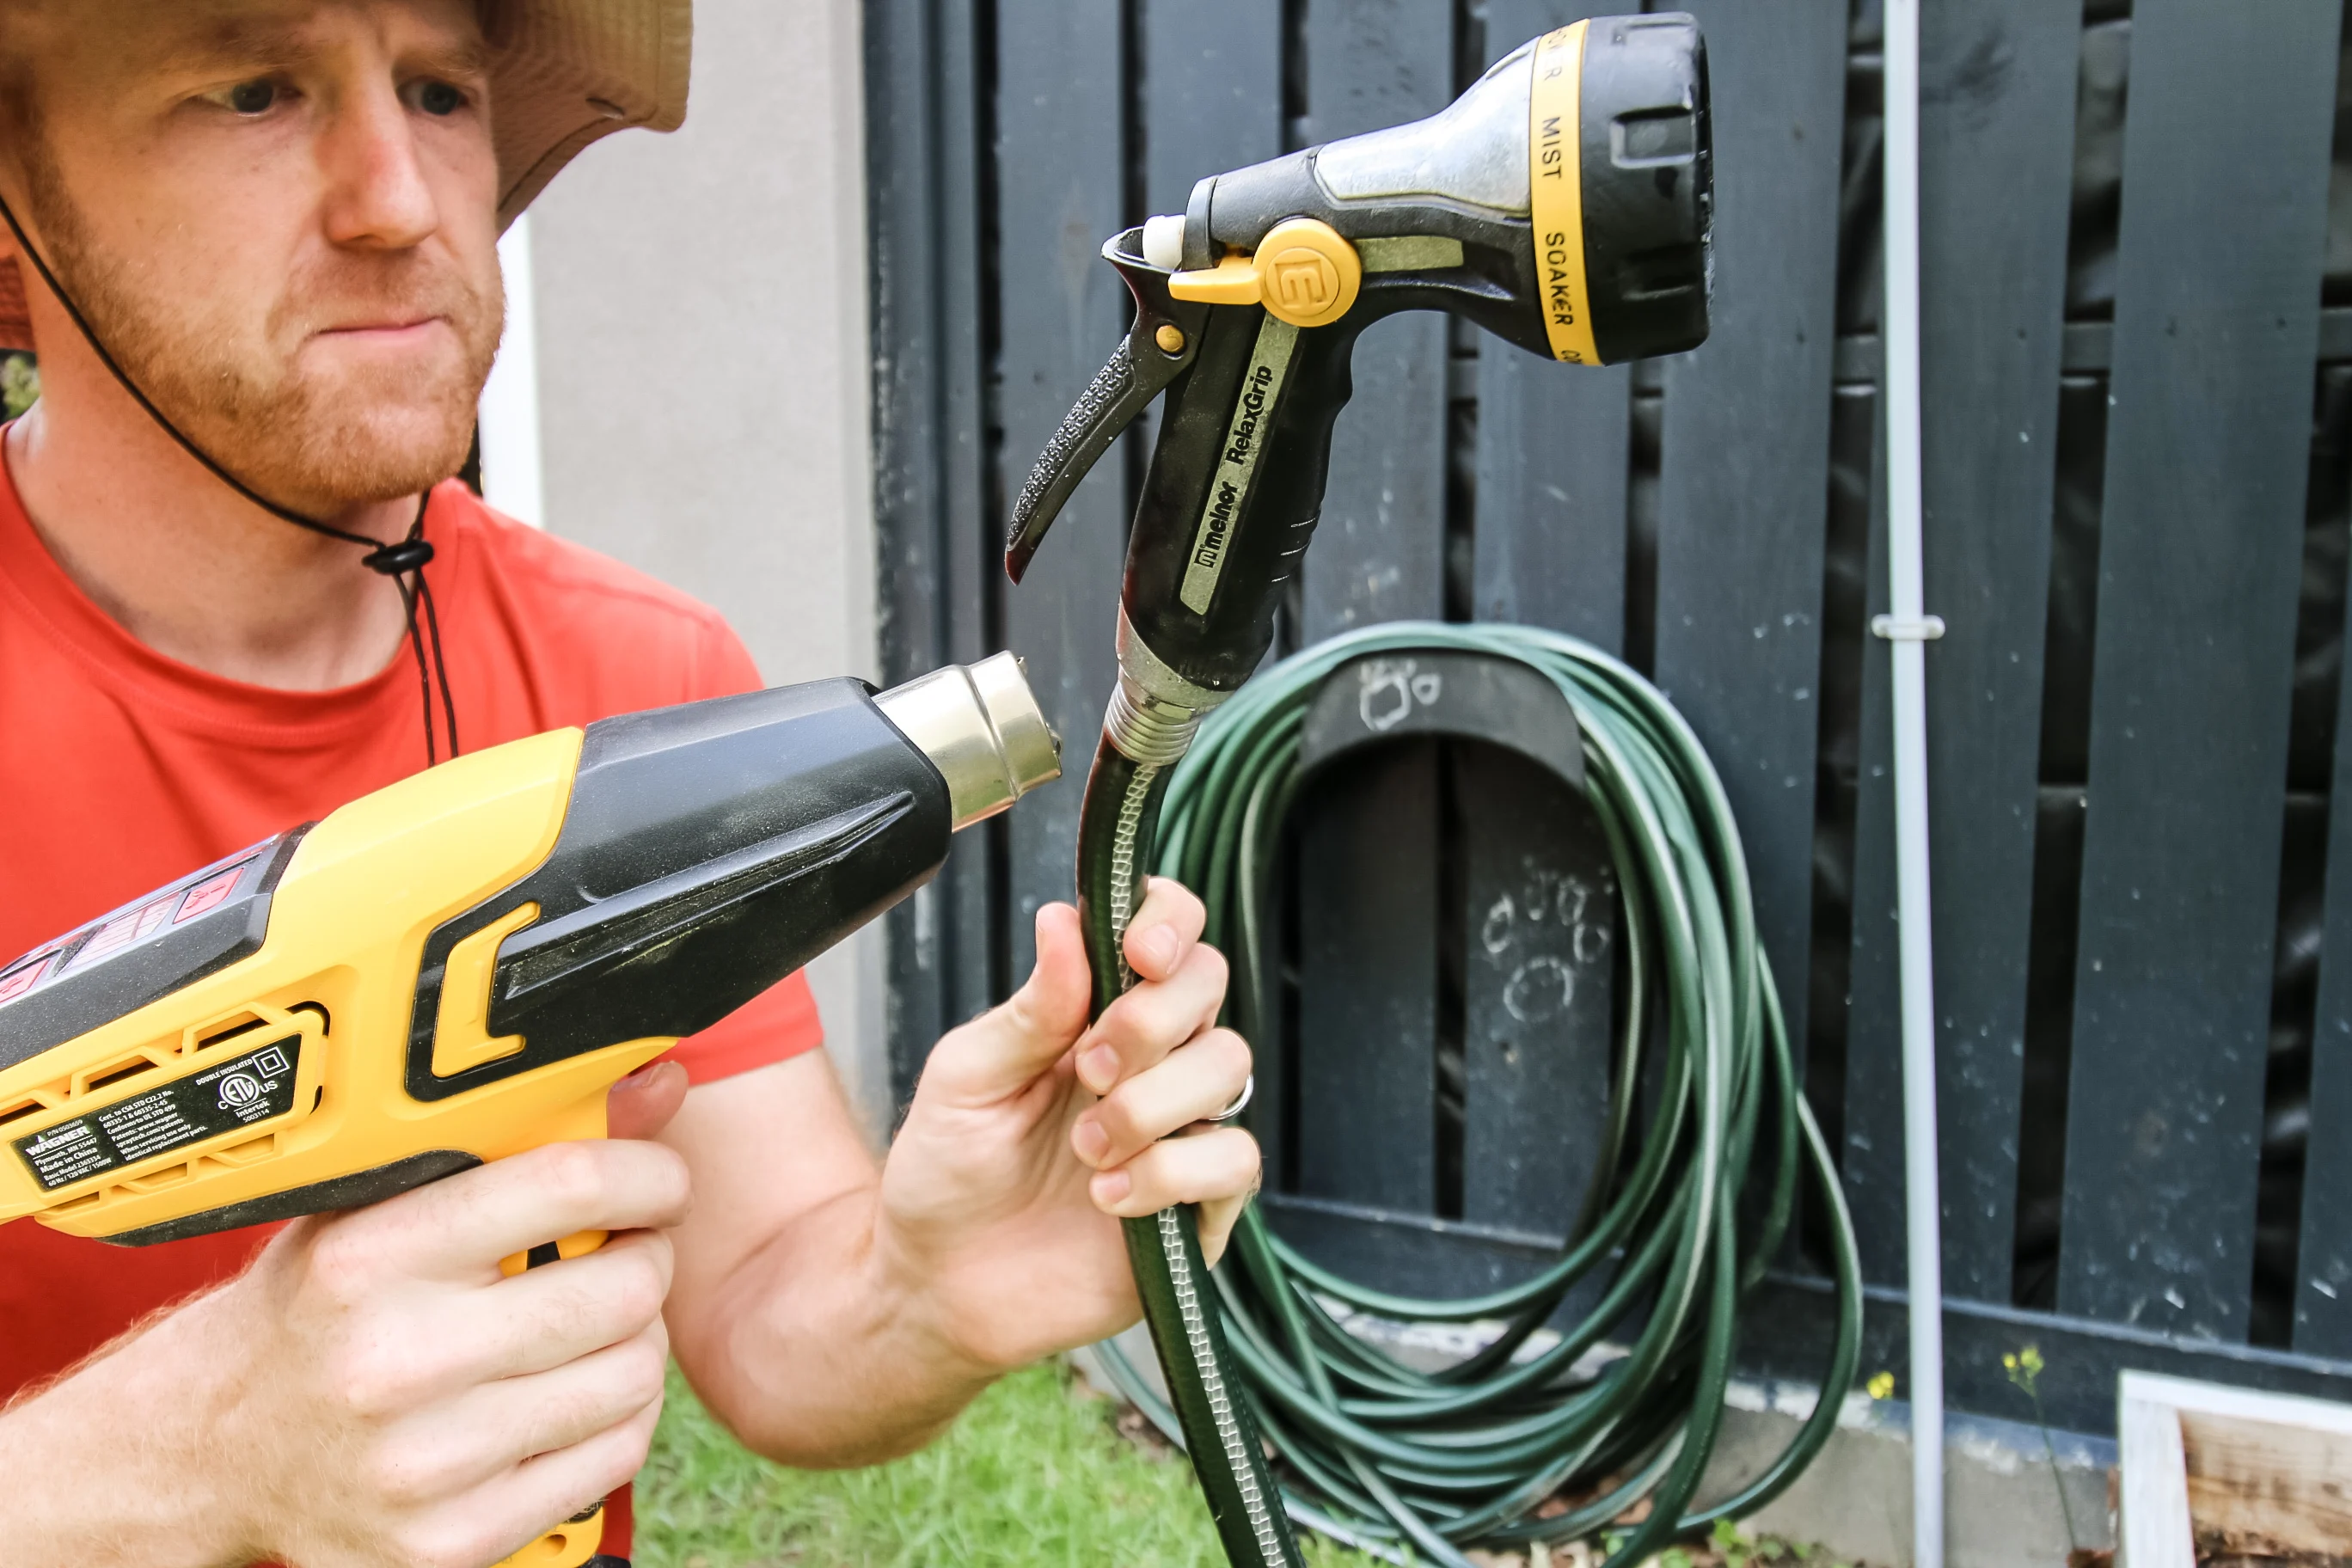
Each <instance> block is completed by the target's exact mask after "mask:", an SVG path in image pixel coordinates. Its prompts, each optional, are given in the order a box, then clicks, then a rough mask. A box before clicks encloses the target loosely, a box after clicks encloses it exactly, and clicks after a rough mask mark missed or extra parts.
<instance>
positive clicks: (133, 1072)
mask: <svg viewBox="0 0 2352 1568" xmlns="http://www.w3.org/2000/svg"><path fill="white" fill-rule="evenodd" d="M154 1070H155V1064H154V1063H153V1062H151V1061H149V1060H148V1059H147V1058H145V1057H132V1058H130V1059H129V1060H127V1061H119V1062H115V1063H113V1064H111V1065H110V1066H108V1067H106V1068H101V1069H100V1070H99V1071H97V1072H94V1073H92V1074H90V1075H89V1077H88V1078H87V1079H83V1080H82V1086H81V1092H82V1093H84V1094H96V1093H97V1092H98V1091H99V1090H100V1089H111V1088H113V1087H114V1086H115V1085H116V1084H118V1083H125V1082H128V1081H129V1080H130V1079H134V1078H137V1077H139V1076H140V1075H141V1074H142V1073H151V1072H153V1071H154Z"/></svg>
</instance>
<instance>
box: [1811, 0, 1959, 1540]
mask: <svg viewBox="0 0 2352 1568" xmlns="http://www.w3.org/2000/svg"><path fill="white" fill-rule="evenodd" d="M1885 48H1886V54H1885V60H1886V76H1885V82H1886V147H1885V154H1886V159H1885V215H1886V244H1885V256H1886V319H1885V342H1886V359H1885V365H1886V374H1885V383H1884V384H1883V386H1882V388H1881V395H1882V396H1883V397H1884V398H1885V407H1886V486H1887V491H1886V503H1887V514H1886V541H1887V543H1886V576H1887V606H1888V608H1889V610H1890V611H1891V612H1892V613H1891V614H1889V615H1887V616H1883V617H1881V618H1880V620H1879V621H1878V622H1876V623H1874V626H1872V630H1874V631H1875V632H1877V633H1878V635H1880V636H1881V637H1885V638H1887V639H1888V642H1889V643H1890V645H1891V647H1890V653H1891V655H1892V659H1893V673H1894V681H1893V689H1894V699H1895V889H1896V892H1895V907H1896V910H1897V918H1898V921H1899V924H1900V931H1899V932H1898V942H1899V948H1898V953H1899V964H1900V968H1901V972H1902V986H1903V1166H1904V1186H1905V1206H1906V1215H1905V1217H1906V1230H1907V1235H1908V1241H1909V1256H1910V1281H1909V1284H1910V1302H1911V1390H1910V1393H1911V1561H1912V1563H1914V1564H1915V1568H1943V1562H1944V1276H1943V1267H1944V1265H1943V1228H1944V1227H1943V1205H1942V1197H1941V1193H1940V1187H1939V1180H1938V1176H1939V1173H1938V1170H1937V1138H1936V1001H1935V944H1934V942H1933V940H1932V934H1931V927H1930V924H1929V919H1928V897H1927V640H1928V639H1929V638H1931V637H1937V636H1940V635H1941V634H1942V632H1943V623H1942V622H1940V621H1936V620H1931V619H1930V618H1929V617H1928V616H1927V614H1926V612H1925V606H1924V604H1923V599H1924V596H1925V595H1924V591H1923V588H1922V584H1921V573H1920V555H1921V547H1920V510H1921V496H1920V478H1919V436H1920V431H1919V0H1887V5H1886V45H1885ZM1832 1394H1833V1391H1830V1390H1824V1391H1823V1396H1824V1397H1831V1396H1832Z"/></svg>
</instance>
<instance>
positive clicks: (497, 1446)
mask: <svg viewBox="0 0 2352 1568" xmlns="http://www.w3.org/2000/svg"><path fill="white" fill-rule="evenodd" d="M681 1079H682V1075H679V1074H677V1073H676V1071H675V1069H667V1070H666V1071H664V1070H657V1071H656V1073H654V1074H646V1075H641V1079H640V1081H637V1082H635V1083H632V1084H631V1085H630V1086H629V1088H628V1089H625V1090H622V1091H620V1092H617V1093H616V1094H615V1095H614V1122H615V1124H616V1125H619V1126H622V1127H624V1128H625V1129H627V1130H630V1131H638V1132H640V1133H644V1132H650V1131H658V1130H659V1123H660V1122H661V1121H666V1120H667V1116H668V1113H669V1112H671V1111H674V1110H676V1109H677V1101H678V1100H679V1099H680V1098H681V1097H682V1095H683V1093H684V1084H683V1082H682V1081H681ZM687 1197H688V1184H687V1172H686V1166H685V1163H684V1162H683V1161H682V1160H680V1159H679V1158H678V1156H677V1154H675V1153H673V1152H671V1151H670V1150H668V1149H667V1148H665V1147H663V1146H662V1145H660V1144H658V1143H653V1142H624V1141H620V1140H614V1141H611V1142H589V1143H559V1144H551V1145H549V1146H548V1147H545V1148H542V1149H538V1150H534V1151H531V1152H528V1153H523V1154H518V1155H516V1156H514V1157H513V1158H511V1159H507V1160H500V1161H497V1162H494V1163H491V1164H488V1165H486V1166H483V1167H482V1168H480V1169H478V1170H474V1171H467V1172H465V1173H461V1174H458V1175H456V1176H452V1177H450V1178H448V1179H447V1180H446V1181H441V1182H436V1183H433V1184H430V1185H427V1186H425V1187H420V1188H418V1189H416V1190H415V1191H413V1192H409V1193H404V1194H401V1195H400V1196H398V1197H394V1198H391V1199H389V1200H387V1201H385V1202H383V1203H381V1204H376V1205H373V1206H371V1207H367V1208H362V1209H356V1210H352V1211H351V1212H349V1213H346V1214H341V1215H322V1216H316V1217H313V1218H310V1219H304V1220H298V1221H296V1222H295V1223H294V1224H293V1225H291V1226H288V1227H287V1228H286V1229H285V1230H284V1231H283V1232H281V1233H280V1234H279V1235H278V1237H275V1238H274V1239H273V1240H271V1242H270V1243H269V1245H268V1247H265V1248H264V1249H263V1251H262V1253H261V1256H260V1257H259V1258H257V1260H256V1262H255V1264H254V1266H253V1267H252V1268H251V1269H249V1270H248V1271H247V1273H246V1274H244V1275H243V1276H241V1277H240V1278H238V1279H236V1280H235V1281H233V1282H232V1283H230V1284H229V1285H226V1286H225V1287H223V1288H222V1289H218V1290H216V1291H214V1292H213V1293H212V1294H210V1295H208V1296H205V1297H201V1298H199V1299H198V1300H195V1301H194V1302H192V1303H190V1304H189V1305H188V1306H186V1307H184V1308H182V1309H180V1310H177V1311H175V1312H173V1313H172V1314H170V1315H169V1316H167V1317H164V1318H163V1319H161V1320H159V1321H156V1322H155V1323H154V1324H153V1325H152V1326H151V1327H149V1328H148V1329H147V1330H145V1331H143V1332H141V1333H139V1334H137V1335H136V1336H135V1337H133V1338H131V1339H129V1340H127V1341H125V1342H122V1343H121V1345H119V1346H117V1347H115V1348H114V1349H113V1350H111V1351H110V1352H107V1353H105V1354H104V1355H102V1356H101V1357H100V1359H99V1360H97V1361H95V1362H93V1363H90V1364H89V1366H87V1367H85V1368H84V1369H83V1370H82V1371H80V1372H79V1373H76V1374H74V1375H73V1376H70V1377H68V1378H67V1379H66V1380H65V1381H64V1382H62V1383H60V1384H58V1385H57V1386H56V1387H54V1388H52V1389H50V1390H49V1391H48V1392H47V1393H46V1394H42V1395H41V1396H40V1397H38V1398H37V1399H34V1400H32V1401H30V1402H27V1403H25V1404H21V1405H18V1406H17V1407H16V1409H14V1410H11V1411H10V1412H8V1413H7V1415H5V1417H0V1459H5V1461H6V1463H7V1466H8V1468H10V1470H11V1471H12V1473H13V1474H14V1475H16V1478H17V1479H20V1480H22V1481H24V1482H25V1484H26V1485H28V1486H30V1487H32V1488H33V1489H35V1490H36V1491H37V1492H38V1493H39V1498H38V1499H37V1504H38V1506H33V1507H27V1508H25V1509H22V1510H12V1511H13V1512H15V1514H16V1517H15V1519H14V1521H13V1522H12V1525H11V1532H12V1534H21V1535H24V1536H28V1537H29V1540H26V1539H18V1540H17V1541H16V1542H15V1544H16V1546H18V1547H29V1548H31V1549H33V1550H31V1551H30V1552H29V1555H28V1557H27V1560H28V1561H30V1562H33V1563H44V1564H46V1563H49V1562H52V1561H55V1562H58V1563H65V1562H90V1561H103V1562H114V1561H118V1560H123V1561H130V1560H136V1561H140V1562H146V1563H167V1562H168V1563H179V1562H189V1563H212V1562H236V1563H245V1562H254V1561H275V1562H283V1563H302V1564H303V1565H304V1568H482V1565H483V1564H486V1563H495V1562H497V1561H499V1559H501V1558H503V1557H505V1556H506V1555H508V1554H509V1553H510V1552H514V1551H516V1550H518V1549H520V1547H522V1546H523V1545H524V1544H526V1543H527V1542H530V1540H532V1539H533V1538H535V1537H537V1536H538V1535H539V1534H541V1532H542V1531H545V1530H546V1529H547V1528H548V1527H549V1526H551V1525H552V1524H554V1523H556V1522H557V1521H561V1520H564V1519H567V1518H569V1517H570V1516H572V1514H575V1513H577V1512H578V1511H579V1510H581V1509H582V1507H583V1506H584V1505H586V1504H587V1503H589V1502H592V1501H593V1500H596V1499H598V1498H601V1497H603V1496H604V1494H605V1493H607V1492H609V1491H610V1490H612V1489H614V1487H616V1486H618V1485H620V1484H621V1483H622V1482H624V1481H625V1480H627V1479H629V1478H630V1477H631V1476H633V1475H635V1473H636V1470H637V1468H638V1467H639V1466H640V1465H641V1464H642V1463H643V1462H644V1459H645V1455H646V1445H647V1444H648V1442H649V1441H650V1440H651V1438H652V1435H653V1427H654V1422H655V1420H656V1417H657V1416H658V1415H659V1414H660V1411H661V1393H662V1374H663V1369H664V1365H665V1363H666V1362H667V1354H668V1344H669V1342H668V1338H667V1332H666V1331H665V1329H664V1326H663V1321H662V1315H661V1314H662V1304H663V1300H664V1298H665V1297H666V1296H667V1293H668V1290H669V1286H670V1277H671V1270H672V1259H671V1243H670V1240H669V1237H667V1235H666V1234H664V1227H667V1226H675V1225H677V1223H678V1222H679V1221H680V1220H681V1219H683V1218H684V1216H685V1214H686V1210H687ZM582 1230H609V1231H611V1232H612V1233H613V1237H612V1239H611V1241H610V1242H609V1243H608V1244H607V1245H606V1246H605V1247H603V1248H602V1249H601V1250H599V1251H597V1252H594V1253H592V1254H589V1255H587V1256H584V1257H581V1258H570V1259H566V1260H564V1261H562V1262H558V1263H555V1264H551V1265H550V1266H548V1267H545V1268H534V1269H530V1270H529V1271H527V1272H525V1273H522V1274H520V1275H517V1276H515V1277H514V1278H511V1279H509V1278H505V1277H503V1276H502V1275H501V1273H500V1271H499V1259H500V1258H504V1257H507V1256H509V1255H511V1254H514V1253H517V1252H521V1251H527V1250H528V1249H530V1247H534V1246H537V1245H539V1244H541V1243H542V1242H546V1241H548V1240H551V1239H553V1238H556V1237H564V1236H570V1235H572V1234H573V1233H575V1232H578V1231H582ZM91 1444H98V1445H100V1447H98V1448H97V1450H96V1451H93V1450H92V1449H91V1447H90V1445H91ZM150 1455H152V1458H153V1463H152V1464H149V1463H147V1462H145V1459H146V1457H147V1456H150ZM191 1455H194V1456H198V1457H199V1458H203V1457H205V1456H210V1457H211V1458H203V1462H199V1463H194V1464H192V1463H191V1462H190V1456H191ZM52 1461H53V1462H54V1465H55V1467H56V1468H57V1469H58V1472H59V1474H58V1476H57V1477H55V1478H52V1477H50V1476H48V1474H47V1469H48V1468H49V1465H50V1464H51V1462H52ZM215 1461H217V1462H215ZM77 1476H79V1477H86V1478H87V1479H90V1480H95V1481H99V1482H102V1483H103V1485H104V1489H105V1502H104V1507H103V1508H102V1509H79V1508H77V1507H76V1506H74V1504H73V1501H72V1499H71V1498H70V1497H69V1496H68V1493H69V1492H70V1491H71V1490H72V1488H71V1485H70V1484H69V1483H70V1481H71V1480H72V1479H73V1478H74V1477H77ZM53 1483H54V1484H53ZM132 1496H135V1497H136V1498H137V1499H138V1502H137V1505H136V1506H134V1507H126V1506H125V1502H126V1499H127V1498H129V1497H132ZM93 1500H95V1497H93ZM142 1531H145V1533H144V1534H142ZM150 1537H152V1539H150ZM126 1541H130V1542H138V1544H137V1545H136V1546H135V1547H133V1548H131V1550H130V1551H129V1552H128V1554H127V1555H126V1554H125V1552H122V1551H121V1547H122V1545H123V1543H124V1542H126ZM50 1547H54V1548H56V1550H55V1551H47V1550H43V1549H46V1548H50ZM15 1555H16V1553H15V1552H12V1553H11V1556H12V1560H13V1559H14V1557H15Z"/></svg>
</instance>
